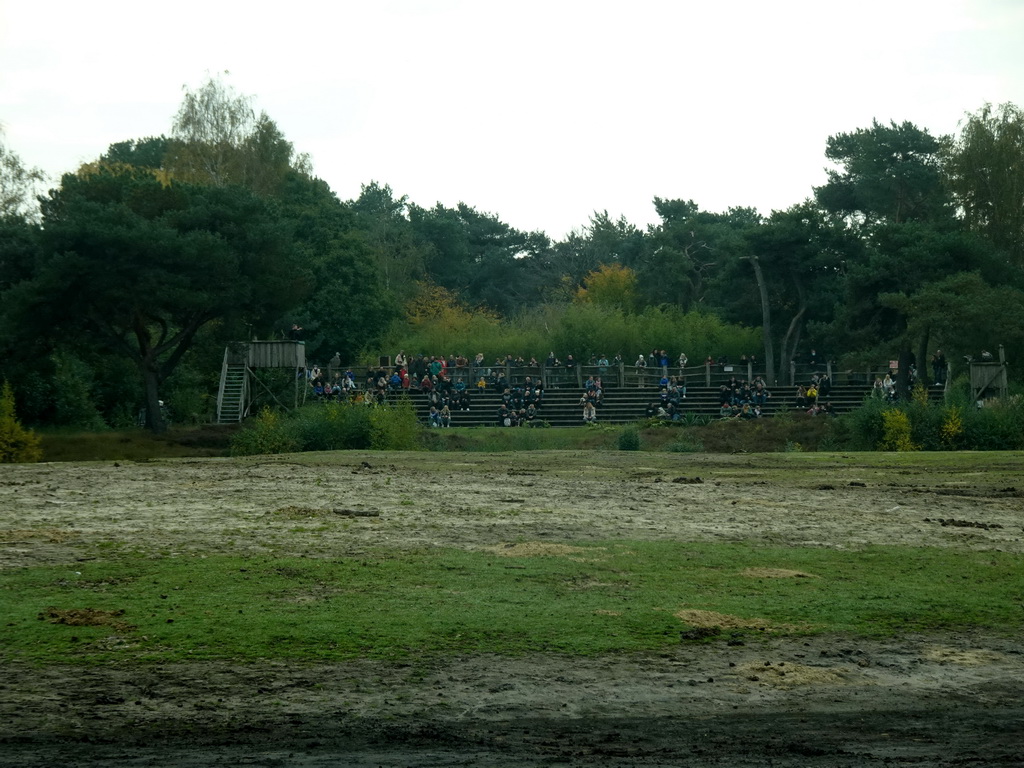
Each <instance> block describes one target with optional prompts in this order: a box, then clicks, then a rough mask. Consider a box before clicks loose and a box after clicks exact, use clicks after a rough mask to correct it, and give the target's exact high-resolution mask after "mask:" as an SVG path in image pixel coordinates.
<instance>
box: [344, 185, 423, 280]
mask: <svg viewBox="0 0 1024 768" xmlns="http://www.w3.org/2000/svg"><path fill="white" fill-rule="evenodd" d="M349 207H350V208H351V209H352V210H353V211H354V212H355V214H356V222H355V223H356V226H357V227H358V228H359V229H360V230H362V231H363V232H364V233H365V235H364V239H365V241H366V244H367V246H369V249H370V253H371V254H372V257H373V260H374V262H375V263H376V264H377V270H378V272H379V273H380V276H381V280H382V281H383V285H384V289H385V290H386V291H388V292H389V293H391V294H393V295H395V296H396V297H398V298H399V299H400V300H406V299H409V298H411V297H412V296H413V295H414V294H415V292H416V284H417V282H418V281H420V280H423V279H424V277H425V273H424V269H425V254H424V247H423V244H422V243H420V242H417V240H416V237H415V233H414V232H413V229H412V225H411V223H410V222H409V199H408V197H407V196H406V195H402V196H401V197H396V196H395V193H394V191H393V190H392V189H391V187H390V186H388V185H387V184H383V185H382V184H378V183H377V182H376V181H373V182H370V183H369V184H364V185H363V186H362V190H361V192H360V194H359V197H358V198H357V199H355V200H353V201H351V202H350V203H349Z"/></svg>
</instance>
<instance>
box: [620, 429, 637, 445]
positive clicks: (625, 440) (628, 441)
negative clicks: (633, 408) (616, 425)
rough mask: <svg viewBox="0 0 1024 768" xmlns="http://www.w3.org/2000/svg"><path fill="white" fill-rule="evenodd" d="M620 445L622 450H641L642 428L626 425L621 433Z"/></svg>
mask: <svg viewBox="0 0 1024 768" xmlns="http://www.w3.org/2000/svg"><path fill="white" fill-rule="evenodd" d="M618 445H619V450H620V451H639V450H640V430H638V429H637V428H636V427H626V428H625V429H624V430H622V431H621V432H620V433H619V439H618Z"/></svg>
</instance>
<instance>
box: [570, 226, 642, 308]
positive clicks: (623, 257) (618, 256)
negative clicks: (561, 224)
mask: <svg viewBox="0 0 1024 768" xmlns="http://www.w3.org/2000/svg"><path fill="white" fill-rule="evenodd" d="M646 245H647V244H646V239H645V236H644V233H643V231H642V230H640V229H638V228H637V227H635V226H634V225H633V224H630V223H629V221H627V220H626V217H625V216H620V217H619V218H618V219H613V218H612V217H611V216H610V215H609V214H608V211H595V212H594V213H593V214H592V215H591V217H590V221H589V222H588V223H587V225H586V226H585V227H583V228H582V229H579V230H574V231H573V232H570V233H569V235H568V236H567V237H566V238H565V240H563V241H561V242H559V243H556V244H555V245H554V248H553V253H552V267H553V268H554V270H555V271H556V272H557V273H558V274H559V276H560V278H561V281H562V283H563V284H564V285H565V286H566V288H567V289H568V293H569V295H572V294H573V293H575V291H576V289H577V288H579V287H580V286H581V285H583V282H584V279H585V278H586V277H587V276H588V275H590V274H592V273H593V272H595V271H596V270H598V269H600V268H601V267H602V266H608V265H611V264H621V265H622V266H625V267H630V268H634V267H635V265H638V264H640V263H642V261H643V255H644V252H645V249H646Z"/></svg>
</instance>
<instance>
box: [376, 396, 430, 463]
mask: <svg viewBox="0 0 1024 768" xmlns="http://www.w3.org/2000/svg"><path fill="white" fill-rule="evenodd" d="M419 433H420V423H419V420H418V419H417V418H416V409H415V408H413V405H412V402H411V401H410V400H409V399H408V398H402V399H401V400H400V401H399V402H398V403H396V404H395V405H388V406H382V407H377V408H374V409H373V410H372V411H371V412H370V447H371V448H373V449H374V450H376V451H413V450H416V449H417V448H418V447H419V443H418V440H419Z"/></svg>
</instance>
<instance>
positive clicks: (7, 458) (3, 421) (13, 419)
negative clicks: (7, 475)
mask: <svg viewBox="0 0 1024 768" xmlns="http://www.w3.org/2000/svg"><path fill="white" fill-rule="evenodd" d="M42 457H43V449H42V447H41V442H40V440H39V436H38V435H36V433H35V432H33V431H32V430H29V429H25V428H24V427H23V426H21V422H20V421H18V417H17V414H16V413H15V411H14V391H13V390H12V389H11V385H10V384H8V383H7V382H6V381H4V386H3V390H2V391H0V463H4V464H15V463H21V462H26V463H27V462H32V461H39V460H40V459H41V458H42Z"/></svg>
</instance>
